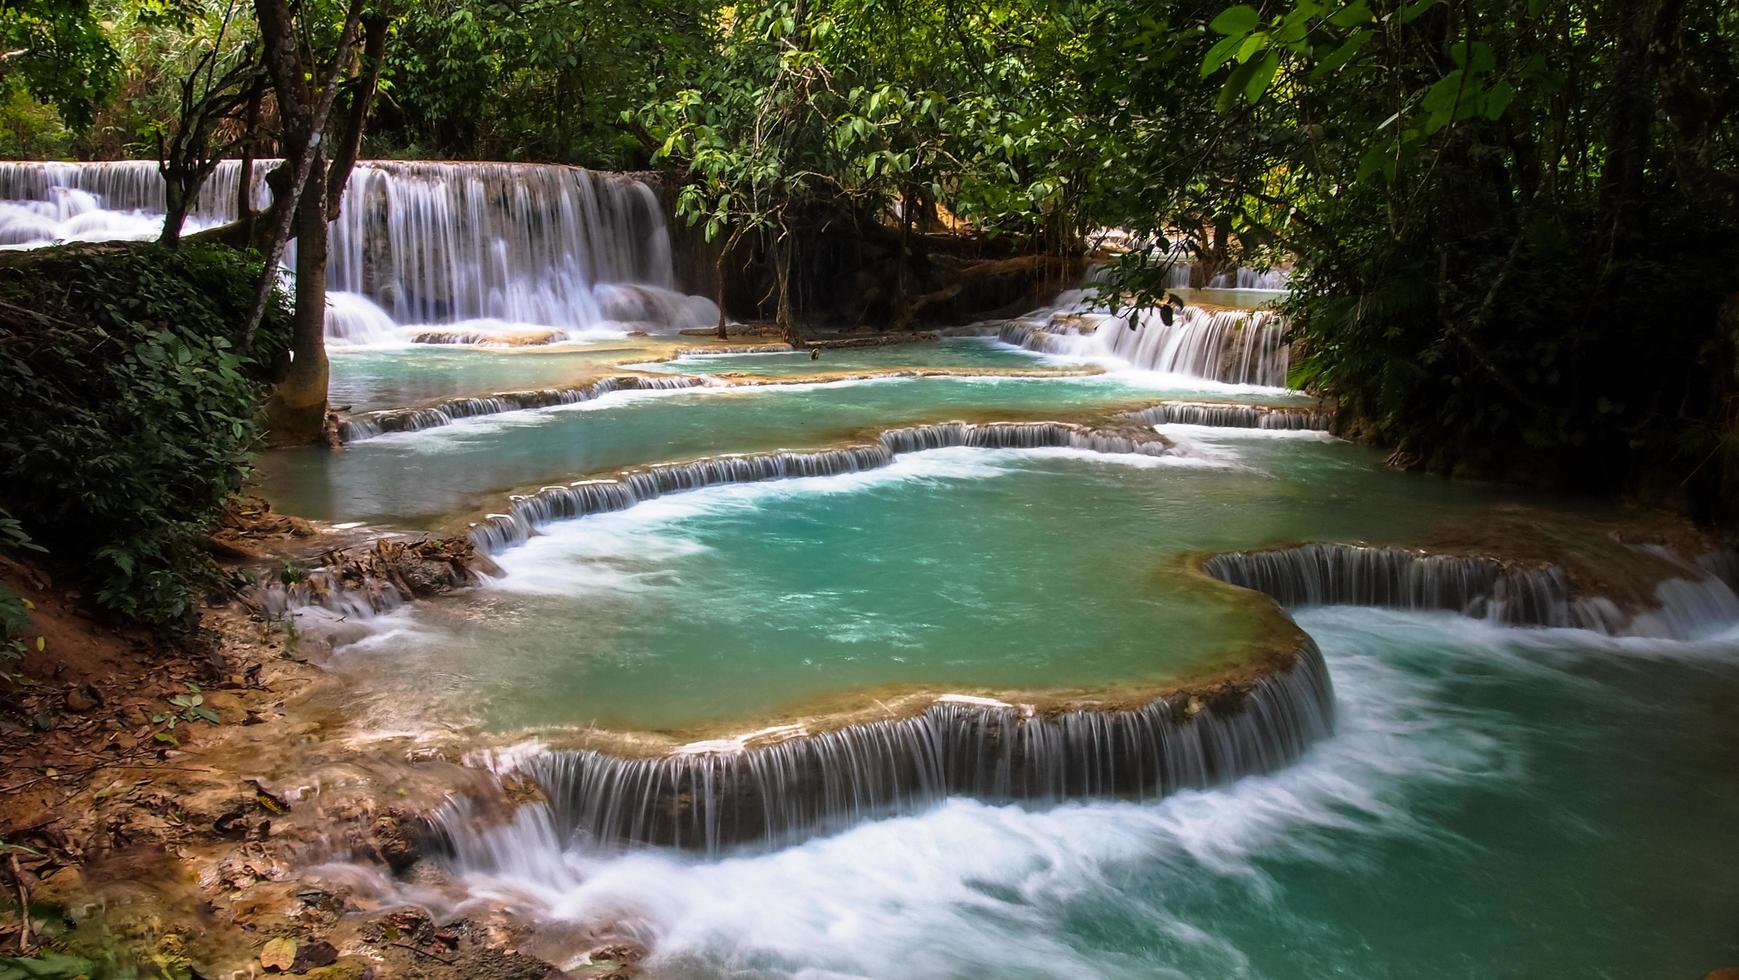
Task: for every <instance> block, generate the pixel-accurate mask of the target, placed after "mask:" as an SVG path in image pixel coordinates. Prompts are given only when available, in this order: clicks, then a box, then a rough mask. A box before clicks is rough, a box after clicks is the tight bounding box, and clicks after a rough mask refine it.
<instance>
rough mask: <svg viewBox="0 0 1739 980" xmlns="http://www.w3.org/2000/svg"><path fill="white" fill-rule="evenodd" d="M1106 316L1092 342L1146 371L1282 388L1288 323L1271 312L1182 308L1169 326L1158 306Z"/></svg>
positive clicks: (1289, 360) (1284, 377) (1287, 349)
mask: <svg viewBox="0 0 1739 980" xmlns="http://www.w3.org/2000/svg"><path fill="white" fill-rule="evenodd" d="M1130 322H1131V321H1130V320H1128V319H1120V318H1117V317H1107V318H1105V319H1104V320H1103V322H1101V323H1100V325H1099V329H1098V330H1097V331H1095V332H1094V334H1093V340H1094V341H1095V342H1096V343H1097V344H1098V345H1099V346H1100V347H1101V348H1102V349H1103V350H1104V351H1105V352H1106V353H1108V354H1109V355H1110V356H1112V357H1115V358H1117V359H1118V360H1121V361H1126V362H1128V363H1129V364H1131V365H1133V366H1135V367H1138V368H1141V369H1143V370H1148V371H1159V372H1163V373H1167V374H1182V375H1187V376H1190V377H1196V378H1209V379H1211V380H1214V381H1224V382H1227V383H1229V384H1248V385H1262V386H1264V387H1269V388H1281V387H1285V385H1286V371H1287V368H1288V366H1289V364H1290V362H1291V357H1290V350H1289V348H1288V346H1287V344H1286V321H1285V319H1284V318H1283V317H1281V316H1280V315H1279V314H1277V313H1274V312H1273V311H1271V310H1208V309H1204V308H1202V307H1199V306H1186V307H1184V308H1183V309H1182V310H1180V311H1176V312H1175V313H1174V314H1173V317H1172V322H1171V323H1170V324H1167V323H1166V322H1165V321H1164V319H1163V318H1162V317H1161V316H1160V314H1159V311H1157V310H1146V311H1143V312H1141V313H1138V314H1135V315H1134V321H1133V322H1134V323H1135V329H1133V330H1131V329H1130V328H1129V325H1130Z"/></svg>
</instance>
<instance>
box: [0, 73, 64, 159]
mask: <svg viewBox="0 0 1739 980" xmlns="http://www.w3.org/2000/svg"><path fill="white" fill-rule="evenodd" d="M71 152H72V134H71V133H70V132H68V131H67V128H66V124H65V123H64V122H62V121H61V118H60V113H58V112H56V111H54V107H53V106H49V105H45V104H44V103H42V102H40V101H38V100H36V99H34V98H32V97H31V95H30V92H29V91H28V90H27V89H25V87H24V86H23V85H21V84H16V83H13V82H12V81H11V80H10V79H7V80H0V159H13V160H59V159H62V158H64V157H66V156H68V155H69V154H70V153H71Z"/></svg>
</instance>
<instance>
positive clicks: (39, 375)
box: [0, 244, 289, 627]
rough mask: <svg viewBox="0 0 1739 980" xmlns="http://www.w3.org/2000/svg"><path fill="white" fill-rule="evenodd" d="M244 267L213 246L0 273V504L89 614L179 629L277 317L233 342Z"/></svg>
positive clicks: (235, 469) (49, 255)
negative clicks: (80, 591) (89, 601)
mask: <svg viewBox="0 0 1739 980" xmlns="http://www.w3.org/2000/svg"><path fill="white" fill-rule="evenodd" d="M260 268H261V266H260V263H259V262H258V261H257V260H256V259H254V258H251V257H249V256H248V255H245V254H244V253H241V252H237V251H235V250H233V249H229V248H225V247H222V246H218V245H208V244H186V245H183V246H182V247H181V248H180V249H178V250H169V249H164V248H161V247H159V246H156V245H142V244H138V245H136V244H128V245H105V246H68V247H64V248H53V249H43V250H40V251H36V252H31V253H24V254H21V255H17V256H14V257H11V258H10V259H8V261H6V262H5V263H4V264H0V390H4V391H5V392H6V393H7V396H8V397H7V408H6V411H5V417H4V419H3V420H0V505H3V506H5V507H6V508H7V509H8V510H9V511H10V512H11V513H12V515H13V516H14V517H16V518H17V520H18V521H19V523H20V524H21V525H22V527H23V530H24V531H25V532H27V533H28V534H29V535H30V537H32V538H34V539H35V540H36V541H37V542H39V543H40V544H41V545H42V546H44V547H46V548H47V549H48V550H49V551H50V552H51V553H52V555H53V556H54V558H55V559H56V560H57V561H58V562H60V563H62V564H65V565H67V566H69V567H72V568H74V569H76V570H77V572H78V574H79V575H80V576H81V577H82V580H83V584H84V587H85V589H86V590H87V592H88V593H89V594H90V596H91V597H92V598H93V599H94V600H95V601H96V603H97V604H98V605H99V606H101V607H103V608H105V609H107V610H110V611H112V612H114V613H117V614H119V615H120V616H121V617H123V618H125V619H128V620H132V621H136V622H140V623H145V624H149V625H153V626H158V627H170V626H174V625H175V624H178V623H182V622H185V621H186V619H187V617H188V616H189V614H190V613H191V611H192V610H193V608H194V600H195V598H196V596H198V595H199V593H200V591H201V590H202V589H203V588H205V587H206V586H208V585H210V584H211V583H212V582H213V581H214V576H215V569H214V566H213V565H212V563H211V560H210V558H209V557H208V556H207V555H206V553H205V551H204V550H203V548H202V546H201V544H202V538H203V535H204V534H205V532H206V530H207V529H208V528H209V526H210V524H211V522H212V520H213V519H214V518H215V517H216V516H217V514H218V513H219V511H221V509H222V508H223V507H224V505H225V504H226V503H227V502H228V500H229V499H230V498H231V497H232V496H233V495H234V494H235V493H236V491H237V490H239V489H240V487H241V482H242V479H243V477H244V475H245V474H246V471H247V467H248V465H249V461H250V454H251V451H252V449H253V448H254V446H255V445H256V444H257V442H258V439H259V436H260V430H259V425H258V421H257V418H258V414H259V408H260V405H261V403H262V401H263V398H264V395H265V393H266V388H267V381H268V376H269V375H270V373H271V370H272V362H273V360H274V359H275V357H276V356H277V352H280V351H282V350H284V349H285V346H286V344H287V339H288V335H289V315H288V312H287V310H286V308H285V306H284V301H283V299H282V297H278V296H275V297H274V301H273V304H272V309H271V310H270V311H269V313H268V315H267V317H266V321H265V323H264V324H263V325H262V327H261V329H260V330H259V332H258V333H257V335H256V336H255V338H254V341H253V343H252V345H251V347H250V348H249V349H246V350H242V349H238V347H237V344H238V342H239V338H238V332H239V328H240V325H241V324H243V323H245V321H246V317H247V312H248V310H249V308H250V306H251V304H252V301H253V294H254V284H255V283H256V282H257V276H258V275H259V273H260Z"/></svg>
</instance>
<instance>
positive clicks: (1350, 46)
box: [1310, 30, 1371, 79]
mask: <svg viewBox="0 0 1739 980" xmlns="http://www.w3.org/2000/svg"><path fill="white" fill-rule="evenodd" d="M1370 40H1371V32H1370V31H1369V30H1358V31H1355V32H1353V33H1352V35H1350V36H1349V37H1348V38H1347V40H1346V43H1345V44H1342V45H1341V46H1340V47H1338V48H1335V49H1334V50H1333V51H1330V52H1329V53H1328V54H1327V55H1326V56H1325V57H1324V58H1323V59H1322V60H1321V61H1319V62H1317V64H1316V67H1315V68H1312V69H1311V70H1310V77H1311V78H1313V79H1315V78H1322V77H1323V76H1325V75H1328V74H1331V73H1333V72H1335V71H1338V70H1339V69H1340V67H1341V66H1342V65H1344V64H1346V63H1347V62H1349V61H1351V60H1352V59H1353V57H1354V56H1356V55H1357V54H1358V53H1359V52H1360V51H1362V50H1364V47H1365V45H1366V44H1368V43H1370Z"/></svg>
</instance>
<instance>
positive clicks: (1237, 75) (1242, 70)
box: [1214, 61, 1258, 112]
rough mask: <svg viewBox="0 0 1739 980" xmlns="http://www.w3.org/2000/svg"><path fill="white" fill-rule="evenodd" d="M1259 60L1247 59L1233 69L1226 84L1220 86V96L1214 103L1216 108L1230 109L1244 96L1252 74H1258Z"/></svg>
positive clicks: (1221, 109)
mask: <svg viewBox="0 0 1739 980" xmlns="http://www.w3.org/2000/svg"><path fill="white" fill-rule="evenodd" d="M1257 64H1258V62H1254V61H1247V62H1245V63H1243V64H1241V65H1239V66H1238V67H1237V68H1235V69H1233V70H1232V74H1231V75H1229V76H1228V77H1227V78H1226V82H1225V84H1224V85H1221V86H1220V97H1219V99H1218V100H1217V101H1216V102H1215V103H1214V108H1215V109H1216V110H1218V111H1220V112H1225V111H1226V110H1228V109H1230V108H1231V107H1232V105H1233V103H1235V102H1237V101H1238V100H1239V99H1241V98H1243V96H1244V92H1245V91H1246V90H1247V89H1248V88H1249V86H1250V78H1251V76H1253V75H1255V74H1256V65H1257Z"/></svg>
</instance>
